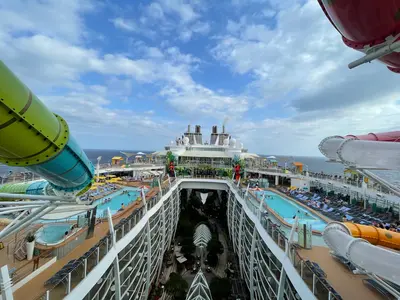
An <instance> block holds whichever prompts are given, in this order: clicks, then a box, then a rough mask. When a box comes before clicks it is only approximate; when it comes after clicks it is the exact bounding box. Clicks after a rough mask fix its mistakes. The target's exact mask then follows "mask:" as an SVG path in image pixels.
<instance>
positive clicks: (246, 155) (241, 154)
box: [240, 153, 259, 159]
mask: <svg viewBox="0 0 400 300" xmlns="http://www.w3.org/2000/svg"><path fill="white" fill-rule="evenodd" d="M240 157H241V158H244V159H246V158H250V159H255V158H258V157H259V156H258V155H257V154H255V153H240Z"/></svg>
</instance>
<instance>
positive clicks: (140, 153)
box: [136, 152, 146, 155]
mask: <svg viewBox="0 0 400 300" xmlns="http://www.w3.org/2000/svg"><path fill="white" fill-rule="evenodd" d="M136 154H137V155H145V154H146V153H143V152H138V153H136Z"/></svg>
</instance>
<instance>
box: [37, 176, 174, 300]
mask: <svg viewBox="0 0 400 300" xmlns="http://www.w3.org/2000/svg"><path fill="white" fill-rule="evenodd" d="M176 184H177V180H176V179H175V178H171V186H170V184H169V181H168V180H163V181H162V183H161V191H162V193H160V192H159V188H157V192H156V194H155V195H153V196H151V197H149V198H148V199H146V203H147V209H148V210H149V209H151V208H152V207H154V206H155V205H156V204H157V203H158V202H159V201H160V199H161V198H162V195H165V194H166V193H167V192H168V191H169V190H170V189H172V188H173V187H174V186H175V185H176ZM144 215H145V210H144V206H143V205H142V206H141V207H139V208H137V209H135V210H134V211H132V213H131V214H130V215H129V216H128V217H126V218H123V219H121V220H120V221H119V223H118V224H116V225H115V226H114V230H115V237H116V241H117V242H118V241H119V240H121V239H122V238H123V237H124V236H125V235H126V234H128V233H129V232H130V231H131V230H132V229H133V228H134V227H135V226H136V225H137V224H138V223H139V221H140V220H141V219H142V218H143V216H144ZM111 247H112V238H111V235H110V234H108V235H106V236H105V237H103V238H102V239H101V240H100V241H99V242H98V243H97V244H96V245H94V246H93V247H92V248H91V249H90V250H89V251H88V252H86V253H85V254H84V255H83V256H81V257H80V258H78V259H77V260H76V262H73V263H71V262H70V263H69V264H70V267H68V264H67V265H65V266H64V267H63V268H62V270H63V269H65V272H60V271H59V272H58V273H59V275H57V273H56V274H55V275H54V276H53V277H52V279H53V278H54V279H53V280H48V282H50V284H48V286H51V287H50V288H49V289H48V290H47V291H46V292H45V293H43V294H42V295H40V296H39V297H38V298H36V299H35V300H53V299H60V295H63V297H64V296H65V295H68V294H69V293H70V292H71V291H72V289H73V288H75V287H76V286H77V285H78V284H79V282H80V281H81V280H82V279H83V278H85V277H86V276H88V275H89V273H90V272H91V271H92V270H93V269H94V268H95V266H96V265H97V264H98V263H99V262H100V261H101V260H102V259H103V258H104V257H105V256H106V255H107V253H108V252H109V250H110V249H111ZM56 275H57V276H56ZM49 279H50V278H49ZM52 283H53V284H52Z"/></svg>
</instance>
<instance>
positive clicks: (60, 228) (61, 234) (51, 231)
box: [35, 223, 71, 245]
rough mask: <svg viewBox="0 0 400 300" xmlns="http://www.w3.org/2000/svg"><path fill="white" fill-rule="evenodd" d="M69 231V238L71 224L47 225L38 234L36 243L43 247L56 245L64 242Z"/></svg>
mask: <svg viewBox="0 0 400 300" xmlns="http://www.w3.org/2000/svg"><path fill="white" fill-rule="evenodd" d="M67 231H68V235H67V236H69V234H70V233H71V224H66V223H63V224H51V225H50V224H49V225H45V226H43V227H42V228H40V229H39V230H38V231H37V232H36V234H35V237H36V241H37V242H38V243H39V244H42V245H55V244H58V243H60V242H62V241H63V240H64V238H65V237H66V235H65V232H67Z"/></svg>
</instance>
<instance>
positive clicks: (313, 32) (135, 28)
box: [0, 0, 400, 156]
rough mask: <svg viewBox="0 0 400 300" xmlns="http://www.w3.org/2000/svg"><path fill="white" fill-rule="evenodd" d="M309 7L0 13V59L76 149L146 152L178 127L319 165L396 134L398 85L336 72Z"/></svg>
mask: <svg viewBox="0 0 400 300" xmlns="http://www.w3.org/2000/svg"><path fill="white" fill-rule="evenodd" d="M359 57H361V54H360V53H359V52H356V51H354V50H352V49H349V48H347V47H346V46H345V45H344V44H343V43H342V41H341V37H340V35H339V33H338V32H337V31H336V30H335V29H334V28H333V26H332V25H331V24H330V23H329V21H328V20H327V19H326V18H325V16H324V13H323V12H322V10H321V8H320V7H319V6H318V3H317V1H315V0H309V1H306V0H301V1H298V0H220V1H212V0H188V1H186V0H154V1H151V0H149V1H139V0H135V1H129V0H119V1H111V0H26V1H25V0H3V1H1V2H0V59H1V60H3V62H5V63H6V65H7V66H8V67H9V68H10V69H11V70H12V71H13V72H14V73H16V74H17V75H18V76H19V77H20V79H22V80H23V82H24V83H25V84H26V85H27V86H28V87H29V88H30V89H31V90H32V91H33V92H34V93H35V94H36V95H37V96H38V97H39V98H40V99H41V100H42V101H43V102H44V103H45V104H46V105H47V106H48V107H49V108H50V109H51V110H52V111H54V112H55V113H57V114H60V115H61V116H62V117H64V118H65V119H66V120H67V122H68V124H69V126H70V129H71V132H72V134H73V135H74V136H75V137H76V139H77V140H78V142H79V143H80V144H81V146H82V147H83V148H90V149H139V150H160V149H162V148H163V147H164V146H165V145H166V144H169V142H170V141H171V140H175V138H176V137H177V136H180V135H182V133H183V132H184V131H185V129H186V127H187V125H188V124H192V128H193V127H194V125H196V124H199V125H202V132H203V136H205V137H203V139H205V140H207V139H208V137H209V133H210V131H211V126H212V125H218V126H219V128H220V127H221V125H222V124H223V122H224V120H225V122H226V128H227V130H228V131H229V132H230V133H231V134H232V136H233V137H235V138H237V139H238V140H239V141H240V142H242V143H243V144H244V146H245V147H246V148H248V149H249V151H250V152H255V153H260V154H276V155H304V156H314V155H320V153H319V150H318V144H319V142H320V141H321V140H322V139H323V138H325V137H327V136H330V135H345V134H348V133H353V134H362V133H368V132H382V131H388V130H395V129H397V128H398V127H399V126H400V118H399V115H400V102H399V98H400V88H399V85H398V83H399V80H400V75H398V74H394V73H392V72H390V71H388V70H387V69H386V67H385V66H384V65H382V64H380V63H379V62H373V63H371V64H367V65H362V66H360V67H358V68H356V69H353V70H349V69H348V68H347V65H348V63H350V62H351V61H353V60H355V59H357V58H359Z"/></svg>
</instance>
